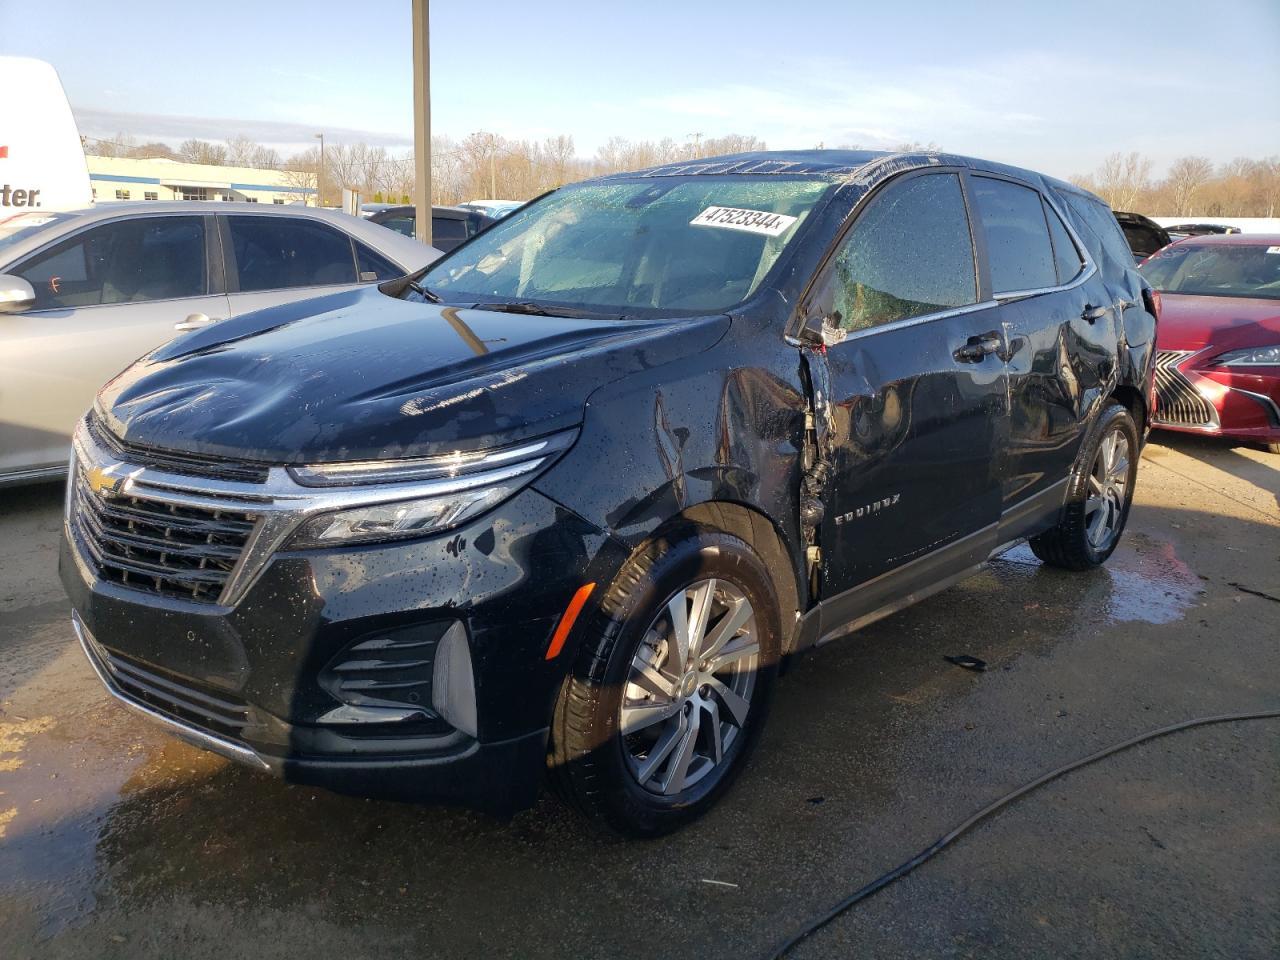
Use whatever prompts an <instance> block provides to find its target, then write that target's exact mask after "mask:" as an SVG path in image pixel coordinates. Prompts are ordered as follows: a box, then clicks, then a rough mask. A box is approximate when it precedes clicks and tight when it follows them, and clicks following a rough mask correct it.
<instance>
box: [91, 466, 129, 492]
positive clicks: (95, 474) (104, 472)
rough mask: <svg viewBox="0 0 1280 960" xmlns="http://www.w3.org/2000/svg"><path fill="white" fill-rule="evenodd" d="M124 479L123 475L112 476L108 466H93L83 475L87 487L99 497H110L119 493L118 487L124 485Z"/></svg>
mask: <svg viewBox="0 0 1280 960" xmlns="http://www.w3.org/2000/svg"><path fill="white" fill-rule="evenodd" d="M124 479H125V478H124V477H117V476H113V475H112V474H111V470H110V468H107V469H104V468H102V467H94V468H93V469H91V470H90V471H89V472H88V473H87V474H86V475H85V480H86V481H87V482H88V484H89V489H90V490H92V491H93V492H94V493H96V494H97V495H98V496H100V497H110V496H114V495H115V494H117V493H119V492H120V488H121V487H123V486H124Z"/></svg>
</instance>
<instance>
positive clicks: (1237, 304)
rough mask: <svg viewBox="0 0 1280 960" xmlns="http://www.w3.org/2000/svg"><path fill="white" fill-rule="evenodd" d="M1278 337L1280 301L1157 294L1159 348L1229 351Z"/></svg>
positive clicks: (1277, 338) (1274, 341) (1269, 341)
mask: <svg viewBox="0 0 1280 960" xmlns="http://www.w3.org/2000/svg"><path fill="white" fill-rule="evenodd" d="M1278 340H1280V300H1262V299H1257V300H1254V299H1247V298H1244V297H1193V296H1187V295H1184V294H1175V293H1162V294H1161V295H1160V327H1159V330H1158V332H1157V334H1156V345H1157V347H1158V349H1160V350H1201V349H1203V348H1205V347H1207V346H1209V345H1210V344H1212V345H1213V346H1214V347H1215V348H1221V349H1223V350H1233V349H1237V348H1240V347H1255V346H1259V345H1261V344H1263V343H1276V342H1277V341H1278Z"/></svg>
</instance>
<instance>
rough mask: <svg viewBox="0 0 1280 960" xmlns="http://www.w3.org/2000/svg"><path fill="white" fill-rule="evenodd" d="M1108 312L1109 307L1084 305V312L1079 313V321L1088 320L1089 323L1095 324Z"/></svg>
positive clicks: (1109, 310)
mask: <svg viewBox="0 0 1280 960" xmlns="http://www.w3.org/2000/svg"><path fill="white" fill-rule="evenodd" d="M1110 312H1111V308H1110V307H1095V306H1094V305H1093V304H1091V303H1086V304H1085V305H1084V310H1083V311H1082V312H1081V313H1080V319H1081V320H1088V321H1089V322H1090V323H1097V322H1098V321H1099V320H1101V319H1102V318H1103V317H1105V316H1106V315H1107V314H1108V313H1110Z"/></svg>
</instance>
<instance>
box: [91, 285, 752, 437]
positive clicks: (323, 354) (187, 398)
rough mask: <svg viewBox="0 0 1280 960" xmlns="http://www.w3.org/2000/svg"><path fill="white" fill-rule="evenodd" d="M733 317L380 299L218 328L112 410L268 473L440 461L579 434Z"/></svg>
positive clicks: (149, 429) (148, 373) (102, 405)
mask: <svg viewBox="0 0 1280 960" xmlns="http://www.w3.org/2000/svg"><path fill="white" fill-rule="evenodd" d="M728 324H729V318H728V317H724V316H720V317H703V318H693V319H680V320H667V321H643V322H641V321H602V320H583V319H567V318H564V317H538V316H526V315H518V314H509V313H498V312H493V311H488V310H470V309H462V308H456V307H447V306H437V305H433V304H426V303H421V302H412V301H406V300H399V299H396V298H393V297H389V296H387V295H385V294H383V293H380V292H379V291H378V290H377V289H376V288H374V287H366V288H363V289H360V290H352V291H347V292H343V293H337V294H332V295H330V296H326V297H321V298H318V299H315V300H309V301H302V302H298V303H291V304H285V305H283V306H279V307H274V308H272V309H269V310H262V311H259V312H257V313H252V314H247V315H244V316H242V317H237V318H234V319H231V320H227V321H224V322H222V323H219V324H217V325H216V326H212V327H208V328H205V329H203V330H200V331H197V332H195V333H192V334H189V335H188V336H185V337H182V338H180V339H178V340H175V341H172V342H171V343H169V344H167V345H166V346H164V347H161V348H160V349H159V350H156V351H155V352H153V353H151V354H149V355H148V356H146V357H143V358H142V359H141V360H139V361H138V362H137V363H135V364H134V365H133V366H131V367H129V368H128V369H126V370H125V371H124V372H123V373H121V374H120V375H119V376H117V377H116V378H115V379H114V380H112V381H111V382H110V383H108V384H107V385H106V386H105V387H103V388H102V390H101V392H100V393H99V395H98V399H97V403H96V409H97V411H98V413H99V415H100V416H101V417H102V418H103V419H104V421H105V422H106V425H107V426H108V427H109V428H110V429H111V431H112V432H113V433H115V434H116V435H117V436H118V437H120V438H121V439H123V440H125V441H127V442H129V443H131V444H136V445H139V446H146V447H155V448H159V449H164V450H174V451H182V452H188V453H195V454H204V455H210V456H218V457H227V458H234V459H238V460H251V461H261V462H267V463H304V462H306V463H324V462H334V461H342V460H359V459H378V458H396V457H416V456H430V455H433V454H439V453H447V452H453V451H458V450H472V449H480V448H484V447H488V446H494V445H497V444H500V443H506V442H514V441H517V440H520V439H523V438H526V437H531V436H536V435H539V434H543V433H548V432H551V431H554V430H559V429H563V428H566V427H570V426H574V425H576V424H578V423H580V422H581V420H582V415H583V407H584V404H585V402H586V400H587V398H588V397H589V396H590V394H591V393H592V391H594V390H595V389H597V388H598V387H600V386H602V385H604V384H605V383H609V382H611V381H613V380H617V379H619V378H621V377H625V376H627V375H628V374H630V373H633V372H636V371H639V370H643V369H648V368H652V367H655V366H659V365H661V364H663V363H665V362H667V361H668V360H671V359H675V358H676V357H679V356H687V355H689V354H691V353H697V352H699V351H701V350H705V349H706V348H708V347H710V346H711V345H712V344H714V343H715V342H716V341H717V340H718V339H720V337H721V336H723V335H724V333H725V331H726V330H727V329H728Z"/></svg>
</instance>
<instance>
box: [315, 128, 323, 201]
mask: <svg viewBox="0 0 1280 960" xmlns="http://www.w3.org/2000/svg"><path fill="white" fill-rule="evenodd" d="M316 139H317V140H319V141H320V164H319V166H317V167H316V206H317V207H319V206H322V205H323V203H322V201H321V198H322V197H323V196H324V134H323V133H317V134H316Z"/></svg>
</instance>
